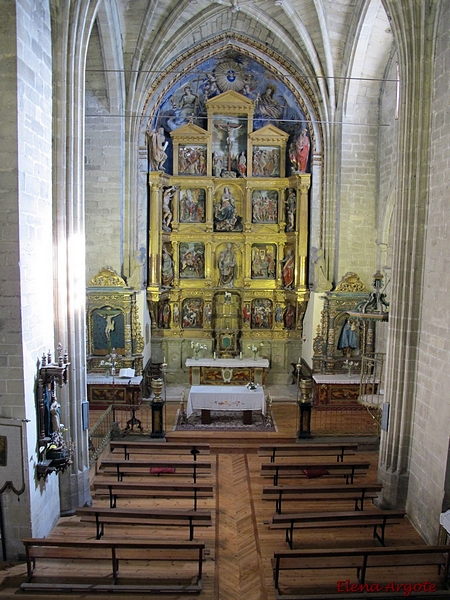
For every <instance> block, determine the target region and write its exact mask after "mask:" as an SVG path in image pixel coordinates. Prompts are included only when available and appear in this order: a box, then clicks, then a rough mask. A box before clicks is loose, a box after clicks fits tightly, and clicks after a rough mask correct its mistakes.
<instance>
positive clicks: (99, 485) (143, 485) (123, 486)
mask: <svg viewBox="0 0 450 600" xmlns="http://www.w3.org/2000/svg"><path fill="white" fill-rule="evenodd" d="M92 485H93V487H94V490H95V495H96V496H102V495H103V496H105V495H107V496H109V506H110V507H111V508H116V506H117V498H119V497H120V498H193V500H194V510H197V501H198V499H199V498H212V497H213V495H214V487H213V485H211V484H208V483H181V482H180V483H171V482H156V483H154V482H152V481H145V482H134V481H108V480H107V479H103V478H101V477H100V478H96V479H94V482H93V484H92Z"/></svg>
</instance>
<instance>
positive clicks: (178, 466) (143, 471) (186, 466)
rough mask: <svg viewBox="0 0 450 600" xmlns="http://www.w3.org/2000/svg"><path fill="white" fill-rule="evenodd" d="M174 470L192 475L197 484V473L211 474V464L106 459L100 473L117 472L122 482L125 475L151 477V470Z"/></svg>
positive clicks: (203, 462) (166, 460)
mask: <svg viewBox="0 0 450 600" xmlns="http://www.w3.org/2000/svg"><path fill="white" fill-rule="evenodd" d="M171 468H172V469H174V472H179V471H181V473H182V474H192V476H193V478H194V483H196V482H197V472H198V471H203V472H210V471H211V463H210V462H207V461H199V460H196V461H186V460H184V461H182V460H171V459H164V460H153V459H136V460H125V459H123V458H119V459H114V458H106V459H105V460H102V462H101V464H100V471H103V472H104V473H111V472H112V471H115V472H116V474H117V481H122V480H123V477H124V475H133V474H134V475H150V474H151V473H150V470H151V469H171Z"/></svg>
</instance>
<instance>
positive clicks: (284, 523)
mask: <svg viewBox="0 0 450 600" xmlns="http://www.w3.org/2000/svg"><path fill="white" fill-rule="evenodd" d="M404 516H405V511H403V510H376V511H374V510H371V511H367V510H364V511H361V510H359V511H351V512H347V511H336V512H332V511H330V512H314V513H307V512H304V513H289V514H288V513H287V514H284V515H274V516H273V517H272V522H271V524H270V528H271V529H285V530H286V542H287V543H288V544H289V548H290V549H291V550H292V543H293V537H294V529H316V528H323V529H328V528H329V527H367V526H373V537H375V538H377V540H378V541H379V542H380V543H381V545H382V546H384V538H385V529H386V524H387V523H388V522H391V523H392V522H394V521H398V520H399V519H402V518H403V517H404ZM378 529H379V532H378Z"/></svg>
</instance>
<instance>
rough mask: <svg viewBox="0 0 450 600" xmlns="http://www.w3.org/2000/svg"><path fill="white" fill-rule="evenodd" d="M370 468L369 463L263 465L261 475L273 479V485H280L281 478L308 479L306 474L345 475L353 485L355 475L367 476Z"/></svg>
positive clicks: (347, 481)
mask: <svg viewBox="0 0 450 600" xmlns="http://www.w3.org/2000/svg"><path fill="white" fill-rule="evenodd" d="M369 467H370V463H369V462H352V463H343V462H336V463H312V462H301V463H291V464H288V463H275V462H273V463H272V462H271V463H263V464H262V465H261V471H260V473H261V475H262V476H263V477H273V485H278V479H279V478H280V477H307V474H306V472H308V471H309V472H310V473H311V475H314V474H316V475H317V474H318V473H320V472H323V476H325V475H326V476H329V475H331V476H334V477H336V475H343V476H344V477H345V481H346V483H353V480H354V477H355V474H360V475H361V474H365V473H366V472H367V470H368V469H369Z"/></svg>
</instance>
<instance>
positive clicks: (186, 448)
mask: <svg viewBox="0 0 450 600" xmlns="http://www.w3.org/2000/svg"><path fill="white" fill-rule="evenodd" d="M109 447H110V449H111V452H112V453H113V454H118V453H120V452H123V458H124V459H125V460H128V459H129V458H130V454H158V455H165V454H191V455H192V456H193V457H194V460H196V459H197V455H199V454H201V455H208V454H210V452H211V449H210V445H209V444H193V443H189V442H152V441H150V440H114V441H111V442H110V443H109Z"/></svg>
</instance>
